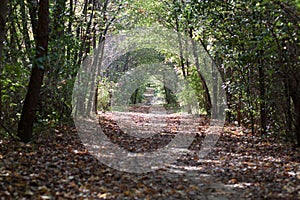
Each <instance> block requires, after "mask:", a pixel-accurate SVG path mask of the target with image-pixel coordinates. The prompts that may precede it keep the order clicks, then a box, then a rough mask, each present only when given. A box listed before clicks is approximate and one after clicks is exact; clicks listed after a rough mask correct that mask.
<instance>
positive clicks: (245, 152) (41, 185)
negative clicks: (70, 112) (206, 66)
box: [0, 105, 300, 200]
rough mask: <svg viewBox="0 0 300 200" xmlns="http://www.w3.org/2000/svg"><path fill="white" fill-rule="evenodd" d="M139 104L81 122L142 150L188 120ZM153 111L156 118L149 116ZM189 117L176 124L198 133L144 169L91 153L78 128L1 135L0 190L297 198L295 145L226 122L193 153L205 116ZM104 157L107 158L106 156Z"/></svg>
mask: <svg viewBox="0 0 300 200" xmlns="http://www.w3.org/2000/svg"><path fill="white" fill-rule="evenodd" d="M144 106H145V105H144ZM138 110H146V113H145V112H125V113H118V112H107V113H102V114H100V115H99V119H97V120H96V121H92V120H87V123H86V124H84V126H85V128H86V129H88V128H91V127H92V126H93V125H96V124H97V123H98V122H100V125H101V128H102V130H103V131H104V132H105V134H106V136H107V137H108V138H109V139H110V142H112V143H114V144H117V145H118V146H120V147H122V148H124V149H125V150H126V151H131V152H140V153H142V152H147V151H149V150H153V151H154V152H155V150H156V149H159V148H162V147H163V146H165V145H167V144H168V143H169V142H170V139H172V138H173V137H174V135H175V134H176V133H178V131H180V130H179V127H180V123H179V122H181V123H184V121H186V123H185V124H189V123H187V122H190V121H189V120H190V117H189V116H188V115H179V114H174V113H170V114H168V113H164V114H161V113H160V114H158V113H151V112H150V113H147V112H148V111H149V110H151V109H150V108H149V109H148V108H147V107H144V108H143V109H141V108H139V109H138ZM147 114H149V116H148V117H147ZM157 115H159V116H157ZM153 116H156V117H157V118H151V117H153ZM193 120H194V121H193V122H195V123H194V125H193V126H191V127H189V126H187V127H189V128H188V129H184V130H182V131H186V132H185V134H187V135H189V134H195V133H191V132H192V131H190V130H193V131H196V132H198V136H196V137H195V140H194V142H193V143H192V144H191V146H190V148H189V151H186V152H183V153H182V154H181V156H180V157H178V158H177V159H176V160H175V161H174V162H173V163H170V164H165V165H162V166H161V167H159V168H158V169H156V170H154V171H150V172H145V173H128V172H124V171H120V170H117V169H116V168H110V167H108V166H107V165H106V164H103V160H101V159H97V158H96V156H95V155H93V154H92V152H91V151H89V148H88V147H87V146H85V145H83V144H84V140H83V138H81V137H79V135H80V134H79V128H82V127H77V126H76V127H72V126H61V127H57V128H56V129H55V130H54V131H51V129H48V130H49V131H51V132H49V133H48V134H47V132H43V134H41V135H40V136H39V137H36V140H35V142H34V143H29V144H24V143H21V142H13V141H11V140H5V139H0V197H1V198H2V199H122V200H123V199H168V200H173V199H174V200H175V199H193V200H194V199H203V200H206V199H208V200H210V199H212V200H214V199H217V200H218V199H220V200H227V199H228V200H231V199H300V157H299V156H300V150H299V149H295V148H293V147H292V146H288V144H285V143H280V142H278V141H277V139H273V138H261V137H259V136H255V135H251V134H249V133H248V131H247V130H246V129H244V128H240V127H235V126H226V127H225V128H224V131H223V132H222V135H221V137H220V138H219V140H218V143H217V144H216V145H215V147H214V148H213V149H212V152H211V153H210V154H209V155H208V156H206V157H205V158H204V159H199V158H198V157H197V156H196V155H195V152H198V151H199V148H200V146H201V142H202V139H203V136H205V130H206V128H207V119H205V118H200V119H197V120H198V121H197V120H195V119H194V118H193ZM122 122H123V124H122ZM162 122H164V123H162ZM120 124H121V125H120ZM160 124H164V126H160ZM191 124H193V123H191ZM191 124H190V125H191ZM195 124H196V126H195ZM98 126H99V125H98ZM122 126H123V129H124V127H125V128H126V127H127V128H128V127H130V128H131V130H132V128H135V127H139V126H141V127H139V128H140V129H138V131H137V132H135V133H138V134H139V135H141V134H145V136H144V137H139V138H137V137H135V136H132V135H130V134H128V133H129V132H128V133H125V132H126V131H125V132H124V131H122V130H121V127H122ZM149 127H150V128H149ZM151 127H152V128H151ZM147 130H152V131H147ZM187 130H188V131H187ZM153 133H156V134H155V135H153ZM147 134H148V136H149V137H146V136H147ZM109 144H111V143H109ZM98 146H99V145H98ZM100 147H101V148H103V147H102V146H100ZM99 153H103V152H101V151H100V152H99ZM106 156H107V157H108V159H110V158H111V157H109V156H112V155H106ZM124 160H125V161H126V158H125V159H124ZM146 164H147V163H146ZM120 167H122V166H120ZM123 169H124V167H123Z"/></svg>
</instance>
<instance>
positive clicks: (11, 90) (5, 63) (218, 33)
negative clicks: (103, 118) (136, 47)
mask: <svg viewBox="0 0 300 200" xmlns="http://www.w3.org/2000/svg"><path fill="white" fill-rule="evenodd" d="M48 1H49V2H47V1H45V0H40V1H36V0H29V1H24V0H18V1H17V0H11V1H7V0H2V1H1V2H0V64H1V65H0V75H1V80H0V118H1V127H2V129H1V131H0V133H1V134H2V135H6V136H7V132H9V131H11V132H12V133H13V132H16V129H17V126H16V125H17V123H18V121H19V120H20V123H19V131H18V136H20V138H21V139H22V140H23V141H28V140H29V139H30V138H31V136H32V135H31V134H29V132H31V130H32V129H31V128H29V126H30V127H31V124H34V122H37V123H39V124H43V125H46V126H47V127H48V126H52V125H54V124H56V123H57V122H60V121H62V120H64V119H68V118H69V117H70V114H71V110H72V108H71V96H72V88H73V85H74V79H75V77H76V74H77V71H78V69H79V66H80V65H81V64H82V62H83V60H84V59H85V58H86V57H87V56H88V55H90V54H91V53H93V52H94V50H95V48H97V47H98V45H99V44H100V43H101V42H103V41H104V40H105V36H106V35H107V34H108V33H112V32H114V31H118V30H124V29H126V30H129V29H132V28H135V27H143V26H152V25H154V26H157V25H159V26H164V27H166V28H169V29H171V30H175V31H177V33H178V37H179V42H182V43H181V44H180V45H179V46H181V48H182V51H183V48H185V46H184V45H185V43H186V41H184V39H183V38H181V36H182V35H185V36H187V37H188V38H192V39H193V40H194V44H200V45H202V46H203V47H204V48H205V50H206V51H207V53H208V54H209V55H210V57H211V58H212V61H213V64H214V65H216V66H217V70H218V72H219V73H220V74H221V75H222V80H216V81H217V82H218V83H219V82H221V81H223V82H224V88H225V90H226V94H227V102H228V111H227V120H228V121H237V122H238V124H243V125H245V126H248V127H249V128H250V129H251V130H252V132H253V133H254V132H258V131H259V132H260V133H261V134H262V135H268V134H272V135H275V136H282V135H283V136H285V137H286V138H288V139H292V140H293V141H297V143H298V144H299V145H300V85H299V83H300V64H299V63H300V61H299V56H300V52H299V48H300V47H299V46H300V42H299V40H300V28H299V21H300V17H299V16H300V7H299V5H298V6H297V3H296V2H298V4H299V1H295V0H288V1H283V0H274V1H271V3H270V1H267V0H262V1H258V0H253V1H250V2H245V1H241V0H237V1H220V2H217V1H196V0H189V1H183V0H162V1H152V0H143V1H142V0H135V1H133V0H127V1H126V0H114V1H112V0H103V1H102V0H101V1H88V0H76V1H75V0H58V1H53V0H48ZM46 3H49V8H47V9H49V14H47V12H45V13H46V15H48V16H45V14H43V15H41V13H40V12H42V11H40V9H46V8H45V7H44V6H45V5H46ZM42 5H44V6H42ZM6 11H7V14H6ZM39 14H40V15H39ZM46 17H47V19H46ZM41 20H43V21H41ZM46 21H48V23H46ZM46 25H48V27H46ZM46 29H47V30H48V31H49V32H48V33H46ZM46 35H48V36H49V37H48V36H47V38H49V40H48V42H47V43H46V40H45V39H46ZM2 41H4V42H2ZM34 46H35V47H34ZM124 56H126V55H124ZM163 57H164V58H165V59H166V60H168V59H170V60H172V62H174V65H176V66H177V67H179V70H181V75H182V76H183V77H185V79H186V80H188V81H190V82H191V84H192V85H193V87H194V88H195V90H196V91H197V94H198V98H199V99H198V101H199V105H201V106H203V107H204V108H205V110H206V111H208V112H209V110H210V108H211V105H210V101H212V102H214V101H215V98H216V95H217V92H216V93H214V94H213V95H214V96H209V95H208V91H207V89H208V88H207V86H205V82H204V81H203V80H202V79H201V73H199V68H200V69H201V67H202V66H201V64H197V60H188V59H184V57H183V55H179V56H175V55H170V54H168V53H165V54H164V55H163ZM192 63H196V64H192ZM111 67H116V66H111ZM120 67H123V68H122V70H121V71H126V70H128V65H124V66H120ZM91 70H93V69H91ZM197 73H198V75H197V76H196V74H197ZM213 73H216V71H215V72H213ZM96 75H97V74H96ZM211 76H214V74H211ZM28 80H30V81H29V85H28V90H27V83H28ZM34 84H36V85H34ZM96 87H97V86H96V85H95V88H96ZM27 91H28V92H27ZM39 95H40V96H39ZM29 96H31V98H32V99H30V97H29ZM38 96H39V97H38ZM25 97H26V98H25ZM24 98H25V101H24V100H23V99H24ZM88 98H91V100H93V98H94V99H95V101H97V92H96V94H95V97H92V96H89V97H88ZM90 102H91V101H90ZM23 105H24V107H23V110H22V106H23ZM82 106H83V107H84V109H85V110H86V111H87V112H89V111H90V110H91V109H92V107H91V105H85V104H84V103H82ZM29 107H31V108H29ZM34 107H36V108H34ZM26 109H27V110H26ZM35 111H37V112H36V114H37V115H36V117H33V116H34V114H33V113H34V112H35ZM26 115H28V116H26ZM26 120H29V121H26ZM27 126H28V127H27ZM25 130H28V131H29V132H28V133H24V131H25Z"/></svg>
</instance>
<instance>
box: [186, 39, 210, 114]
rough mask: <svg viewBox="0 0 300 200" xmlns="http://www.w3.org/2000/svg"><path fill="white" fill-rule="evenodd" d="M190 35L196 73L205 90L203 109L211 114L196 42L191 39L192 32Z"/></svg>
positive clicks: (207, 90)
mask: <svg viewBox="0 0 300 200" xmlns="http://www.w3.org/2000/svg"><path fill="white" fill-rule="evenodd" d="M190 37H191V40H192V48H193V54H194V58H195V65H196V68H197V72H198V75H199V77H200V79H201V83H202V85H203V89H204V90H205V92H204V98H205V101H206V106H205V109H206V111H207V113H208V114H211V107H212V104H211V98H210V95H209V89H208V86H207V84H206V82H205V80H204V77H203V76H202V74H201V73H200V63H199V59H198V55H197V46H196V44H195V43H196V42H195V41H194V40H193V39H192V34H191V33H190Z"/></svg>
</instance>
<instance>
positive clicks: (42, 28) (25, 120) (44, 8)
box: [17, 0, 49, 142]
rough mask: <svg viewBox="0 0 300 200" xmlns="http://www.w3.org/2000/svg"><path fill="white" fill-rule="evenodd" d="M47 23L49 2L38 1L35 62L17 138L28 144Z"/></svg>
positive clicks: (42, 59)
mask: <svg viewBox="0 0 300 200" xmlns="http://www.w3.org/2000/svg"><path fill="white" fill-rule="evenodd" d="M48 23H49V2H48V0H40V1H39V9H38V26H37V35H36V60H35V62H34V64H33V67H32V71H31V76H30V81H29V85H28V91H27V94H26V97H25V101H24V105H23V110H22V114H21V119H20V122H19V125H18V134H17V135H18V137H19V138H20V139H21V140H22V141H23V142H29V141H30V140H31V138H32V130H33V122H34V118H35V111H36V108H37V105H38V98H39V95H40V90H41V86H42V83H43V75H44V68H45V63H46V59H45V58H46V55H47V49H48V36H49V33H48Z"/></svg>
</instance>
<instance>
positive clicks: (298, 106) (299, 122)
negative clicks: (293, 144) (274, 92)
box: [292, 94, 300, 147]
mask: <svg viewBox="0 0 300 200" xmlns="http://www.w3.org/2000/svg"><path fill="white" fill-rule="evenodd" d="M292 99H293V102H294V108H295V128H296V130H295V133H296V138H297V145H298V146H299V147H300V99H299V96H298V95H297V94H295V95H293V96H292Z"/></svg>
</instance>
